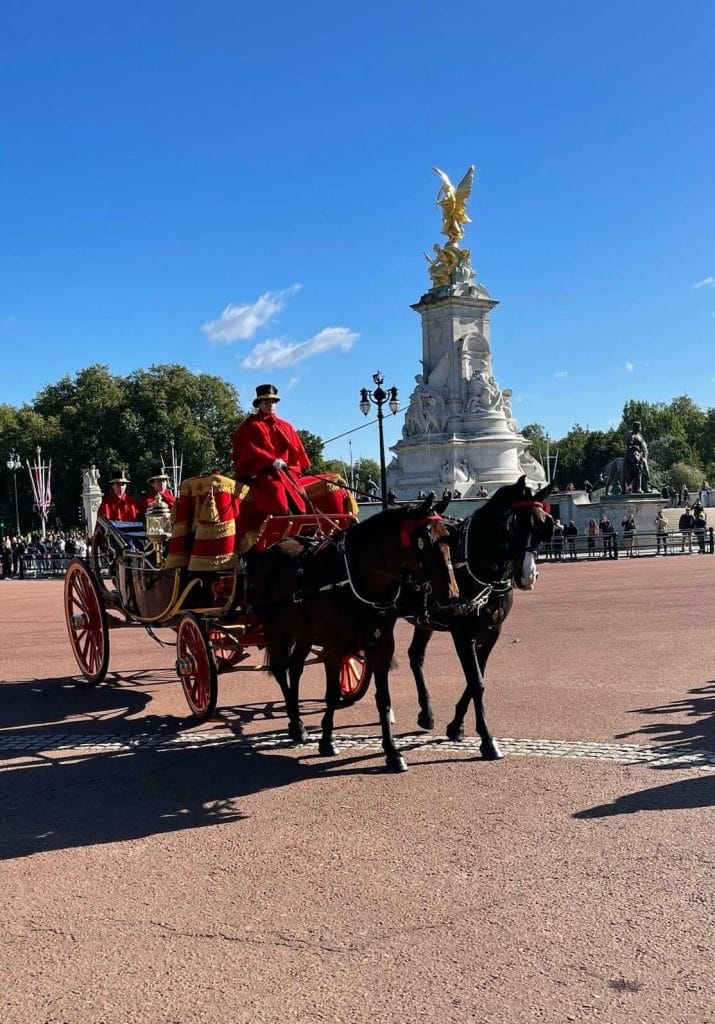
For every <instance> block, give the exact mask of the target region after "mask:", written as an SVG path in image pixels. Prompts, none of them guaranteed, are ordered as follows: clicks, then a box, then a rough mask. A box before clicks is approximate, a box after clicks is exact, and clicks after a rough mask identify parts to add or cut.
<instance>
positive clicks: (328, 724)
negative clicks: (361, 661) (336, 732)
mask: <svg viewBox="0 0 715 1024" xmlns="http://www.w3.org/2000/svg"><path fill="white" fill-rule="evenodd" d="M339 703H340V669H339V668H337V667H336V666H335V665H333V664H332V660H331V661H328V660H326V662H325V714H324V715H323V718H322V720H321V723H320V726H321V730H322V731H321V734H320V740H319V741H318V752H319V753H320V754H322V755H323V757H335V755H336V754H337V752H338V748H337V747H336V746H335V743H334V742H333V720H334V718H335V709H336V707H337V706H338V704H339Z"/></svg>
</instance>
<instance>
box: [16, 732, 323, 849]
mask: <svg viewBox="0 0 715 1024" xmlns="http://www.w3.org/2000/svg"><path fill="white" fill-rule="evenodd" d="M28 761H29V763H28ZM320 774H321V772H320V770H319V769H317V768H313V767H312V766H311V765H307V764H302V763H301V762H300V761H299V760H298V759H297V758H295V757H291V756H286V755H282V754H277V753H270V754H262V753H259V752H257V751H255V750H252V749H251V748H250V747H248V746H246V747H243V746H241V745H236V744H228V745H226V744H222V745H218V744H217V745H213V744H202V745H200V746H196V747H183V746H182V747H175V746H172V747H168V746H167V747H163V748H162V747H158V748H153V749H152V748H145V749H135V750H131V751H127V750H123V751H121V752H119V751H112V752H111V753H96V752H93V753H91V754H89V753H88V754H83V753H82V752H81V751H80V752H78V751H73V752H72V753H71V754H70V755H67V754H65V753H64V752H63V753H62V754H61V755H59V754H56V755H54V756H52V757H50V756H44V755H42V756H37V755H33V756H32V758H31V760H29V759H28V757H27V755H26V757H25V762H24V763H17V764H16V765H14V766H13V767H12V768H11V769H6V770H5V771H3V772H2V773H0V816H1V817H2V819H3V828H2V830H1V831H0V859H2V860H6V859H12V858H17V857H27V856H30V855H31V854H34V853H40V852H47V851H51V850H63V849H72V848H77V847H85V846H94V845H96V844H98V843H117V842H127V841H131V840H134V839H141V838H144V837H146V836H152V835H157V834H161V833H167V832H177V831H182V830H184V829H195V828H204V827H207V826H211V825H219V824H226V823H228V822H240V821H245V820H248V819H249V817H250V815H248V814H247V813H246V812H245V811H244V810H243V809H242V808H241V806H240V802H241V800H242V799H245V798H246V797H248V796H250V795H252V794H255V793H259V792H262V791H265V790H272V789H277V788H280V787H283V786H288V785H291V784H293V783H295V782H303V781H305V780H306V779H309V778H311V777H314V776H317V775H320Z"/></svg>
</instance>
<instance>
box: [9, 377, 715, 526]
mask: <svg viewBox="0 0 715 1024" xmlns="http://www.w3.org/2000/svg"><path fill="white" fill-rule="evenodd" d="M245 416H246V412H245V411H244V410H243V409H242V408H241V404H240V400H239V395H238V392H237V391H236V389H235V388H234V387H233V385H232V384H230V383H228V382H227V381H225V380H223V379H222V378H220V377H216V376H212V375H210V374H205V373H192V372H191V371H190V370H187V369H186V367H184V366H180V365H177V364H163V365H153V366H150V367H149V368H148V369H146V370H145V369H139V370H135V371H134V372H133V373H130V374H128V375H126V376H121V375H117V374H112V373H110V371H109V369H108V367H107V366H104V365H101V364H96V365H93V366H89V367H87V368H86V369H84V370H81V371H79V372H78V373H76V374H75V375H74V376H70V375H66V376H64V377H62V378H61V380H59V381H57V383H55V384H50V385H48V386H47V387H45V388H43V389H42V390H41V391H40V392H39V393H38V394H37V395H36V396H35V398H34V399H33V401H32V402H30V403H27V404H25V405H22V406H21V407H19V408H16V407H14V406H11V405H0V452H2V453H4V454H3V457H2V462H0V475H1V479H2V486H1V487H0V522H2V523H4V524H5V527H6V528H7V529H11V528H12V527H13V526H14V524H15V507H14V489H13V471H12V470H11V469H8V467H7V458H8V456H9V453H10V451H11V450H13V449H14V450H15V451H17V452H18V453H19V455H20V456H21V457H22V460H23V463H22V469H20V470H18V471H17V483H18V504H19V507H20V521H21V524H22V525H23V528H24V529H25V530H26V529H27V528H28V526H29V524H30V523H31V522H34V524H35V527H37V523H38V520H37V517H36V516H33V512H32V494H31V491H30V487H29V478H28V475H27V469H26V466H25V460H26V459H29V460H30V461H31V462H32V461H34V458H35V450H36V448H37V447H38V446H39V447H40V448H41V449H42V456H43V459H47V458H50V457H51V458H52V465H53V474H52V492H53V504H52V510H51V512H50V517H49V520H50V525H54V526H57V527H59V528H63V527H64V528H69V527H73V526H76V525H79V524H80V523H81V515H82V514H81V505H80V502H81V499H80V494H81V490H82V470H83V469H86V468H89V467H90V466H91V465H94V466H96V467H97V469H98V470H99V472H100V480H101V481H102V482H103V483H104V484H105V485H106V482H107V481H108V480H109V478H110V475H111V473H112V471H113V470H115V469H125V470H126V471H127V472H128V474H129V476H130V479H131V481H132V485H131V489H132V490H133V492H134V493H139V492H140V491H143V490H144V489H145V485H146V478H147V476H148V475H149V473H150V472H151V471H152V469H153V468H154V467H156V466H157V465H161V463H162V460H163V461H165V462H166V464H167V465H168V464H169V462H170V452H169V445H170V442H171V441H172V440H173V442H174V446H175V450H176V452H177V453H181V456H182V457H183V475H184V477H188V476H196V475H198V474H201V473H206V472H210V471H211V470H220V471H227V470H229V469H230V467H231V434H232V433H233V431H234V430H235V429H236V427H237V426H238V424H239V423H240V422H241V421H242V420H243V419H244V418H245ZM634 420H640V421H641V429H642V433H643V435H644V437H645V438H646V441H647V442H648V446H649V450H650V470H651V483H652V485H653V486H658V487H662V486H663V485H664V484H671V485H672V486H674V487H676V488H680V487H681V486H682V485H683V484H687V486H688V487H690V488H695V487H696V486H699V484H700V482H701V480H702V479H703V477H705V478H707V479H709V480H711V481H712V480H713V479H715V409H708V410H707V411H703V410H702V409H700V408H698V406H697V405H696V404H695V403H694V402H693V400H692V399H691V398H689V397H688V396H687V395H681V396H680V397H678V398H674V399H673V401H672V402H670V403H668V404H665V403H651V402H640V401H635V400H634V401H629V402H627V403H626V404H625V406H624V408H623V415H622V418H621V422H620V424H619V426H618V427H615V428H613V429H611V430H608V431H597V430H588V429H586V428H584V427H581V426H579V425H578V424H576V426H574V427H573V428H572V429H571V430H570V431H569V432H568V433H567V434H566V436H565V437H562V438H559V439H550V438H548V436H547V433H546V430H545V428H544V427H543V426H541V425H540V424H538V423H530V424H528V425H527V426H526V427H524V429H523V431H522V433H523V434H524V436H525V437H528V438H529V439H530V441H531V450H532V451H533V453H534V454H535V455H536V456H537V458H539V459H540V460H541V461H542V463H543V464H544V465H546V457H547V450H548V451H549V453H550V455H551V456H552V458H553V456H554V455H555V454H556V452H558V463H557V466H556V473H555V479H556V480H557V482H558V483H559V484H560V485H561V486H563V487H565V486H566V485H567V484H569V483H573V484H574V485H575V486H577V487H580V486H583V484H584V483H585V481H586V480H589V481H591V483H592V484H593V485H594V486H596V485H597V481H598V477H599V474H600V472H601V470H602V469H603V467H604V466H605V464H606V463H607V462H608V461H609V460H610V459H612V458H616V457H617V456H619V455H623V453H624V451H625V446H626V438H627V435H628V431H629V429H630V427H631V424H632V422H633V421H634ZM298 433H299V435H300V437H301V439H302V441H303V444H304V445H305V448H306V451H307V453H308V456H309V458H310V460H311V469H312V471H313V472H325V471H328V472H338V473H342V474H343V475H345V476H346V477H350V475H351V470H352V482H353V483H354V484H355V486H356V487H357V488H358V489H367V486H368V481H379V474H380V470H379V466H378V464H377V462H375V461H374V460H373V459H360V460H358V461H357V462H356V463H355V464H354V466H352V467H348V466H346V465H345V464H344V463H342V462H341V461H339V460H334V459H333V460H330V459H328V460H326V459H324V458H323V440H322V439H321V438H320V437H318V435H316V434H313V433H311V432H310V431H307V430H301V429H299V430H298Z"/></svg>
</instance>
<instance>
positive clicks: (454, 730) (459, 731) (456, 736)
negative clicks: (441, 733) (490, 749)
mask: <svg viewBox="0 0 715 1024" xmlns="http://www.w3.org/2000/svg"><path fill="white" fill-rule="evenodd" d="M446 733H447V739H448V740H453V741H454V742H455V743H461V742H462V740H463V739H464V729H463V728H462V726H461V725H455V724H454V723H453V722H450V724H449V725H448V726H447V729H446ZM482 753H483V751H482Z"/></svg>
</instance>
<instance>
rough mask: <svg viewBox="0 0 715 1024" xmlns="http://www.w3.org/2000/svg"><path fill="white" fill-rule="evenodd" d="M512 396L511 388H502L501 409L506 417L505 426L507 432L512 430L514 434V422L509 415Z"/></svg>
mask: <svg viewBox="0 0 715 1024" xmlns="http://www.w3.org/2000/svg"><path fill="white" fill-rule="evenodd" d="M513 394H514V392H513V391H512V389H511V388H504V390H503V391H502V393H501V407H502V409H503V410H504V415H505V416H506V425H507V426H508V428H509V430H513V431H514V433H516V420H515V419H513V418H512V415H511V396H512V395H513Z"/></svg>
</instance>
